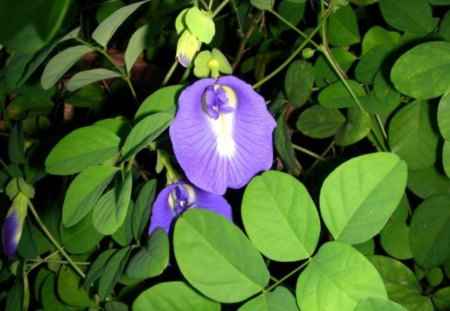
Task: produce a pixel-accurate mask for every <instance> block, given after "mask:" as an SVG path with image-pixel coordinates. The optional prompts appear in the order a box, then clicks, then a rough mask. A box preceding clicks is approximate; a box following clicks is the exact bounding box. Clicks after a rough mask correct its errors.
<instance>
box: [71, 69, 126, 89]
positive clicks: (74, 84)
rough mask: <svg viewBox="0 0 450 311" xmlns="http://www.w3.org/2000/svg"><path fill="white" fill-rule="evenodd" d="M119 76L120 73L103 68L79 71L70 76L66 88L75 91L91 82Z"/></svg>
mask: <svg viewBox="0 0 450 311" xmlns="http://www.w3.org/2000/svg"><path fill="white" fill-rule="evenodd" d="M120 76H121V75H120V73H118V72H117V71H111V70H108V69H103V68H96V69H90V70H85V71H80V72H78V73H77V74H75V75H74V76H73V77H72V78H70V80H69V82H67V90H69V91H76V90H78V89H79V88H82V87H83V86H85V85H88V84H91V83H93V82H97V81H101V80H107V79H111V78H117V77H120Z"/></svg>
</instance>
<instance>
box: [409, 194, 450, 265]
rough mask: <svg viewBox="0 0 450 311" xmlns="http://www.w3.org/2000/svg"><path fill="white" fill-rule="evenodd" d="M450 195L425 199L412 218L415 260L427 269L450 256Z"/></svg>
mask: <svg viewBox="0 0 450 311" xmlns="http://www.w3.org/2000/svg"><path fill="white" fill-rule="evenodd" d="M449 206H450V196H436V197H432V198H429V199H427V200H425V201H423V202H422V203H421V204H420V205H419V207H418V208H417V209H416V210H415V211H414V214H413V216H412V219H411V230H410V243H411V250H412V253H413V256H414V260H415V261H416V262H417V263H418V264H420V265H421V266H423V267H424V268H426V269H431V268H434V267H437V266H439V265H441V264H443V263H444V262H445V261H446V260H448V259H449V258H450V243H449V241H450V231H449V230H448V228H449V226H450V208H449Z"/></svg>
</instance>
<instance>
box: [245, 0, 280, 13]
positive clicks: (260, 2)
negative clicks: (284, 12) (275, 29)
mask: <svg viewBox="0 0 450 311" xmlns="http://www.w3.org/2000/svg"><path fill="white" fill-rule="evenodd" d="M274 2H275V0H250V3H251V4H252V5H253V6H254V7H255V8H257V9H260V10H263V11H272V9H273V4H274Z"/></svg>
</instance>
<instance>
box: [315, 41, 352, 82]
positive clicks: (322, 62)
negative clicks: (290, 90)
mask: <svg viewBox="0 0 450 311" xmlns="http://www.w3.org/2000/svg"><path fill="white" fill-rule="evenodd" d="M330 51H331V53H332V55H333V58H334V59H335V60H336V62H337V63H338V64H339V67H340V68H341V69H342V71H343V72H347V70H348V69H349V68H350V67H351V65H352V64H353V62H354V61H355V60H356V56H355V55H354V54H352V53H351V52H349V51H347V50H346V49H345V48H339V47H337V48H332V49H331V50H330ZM314 71H315V80H316V85H317V86H318V87H319V88H322V87H324V86H326V85H328V84H331V83H334V82H336V81H338V80H339V77H338V75H337V74H336V72H335V71H334V69H333V68H332V67H331V65H330V64H329V63H328V61H327V60H326V59H325V57H324V56H323V55H321V56H319V57H318V58H317V61H316V62H315V64H314Z"/></svg>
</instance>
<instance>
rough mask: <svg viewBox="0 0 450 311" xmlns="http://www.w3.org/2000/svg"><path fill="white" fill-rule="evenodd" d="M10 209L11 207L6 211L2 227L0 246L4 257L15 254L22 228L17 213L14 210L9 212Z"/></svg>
mask: <svg viewBox="0 0 450 311" xmlns="http://www.w3.org/2000/svg"><path fill="white" fill-rule="evenodd" d="M11 209H13V206H11V208H10V211H8V215H7V216H6V219H5V223H4V224H3V227H2V245H3V252H4V253H5V255H6V256H13V255H14V254H15V253H16V249H17V245H18V244H19V240H20V236H21V235H22V227H23V223H22V222H21V219H20V217H19V215H18V213H17V211H16V210H15V209H14V210H13V211H11Z"/></svg>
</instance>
